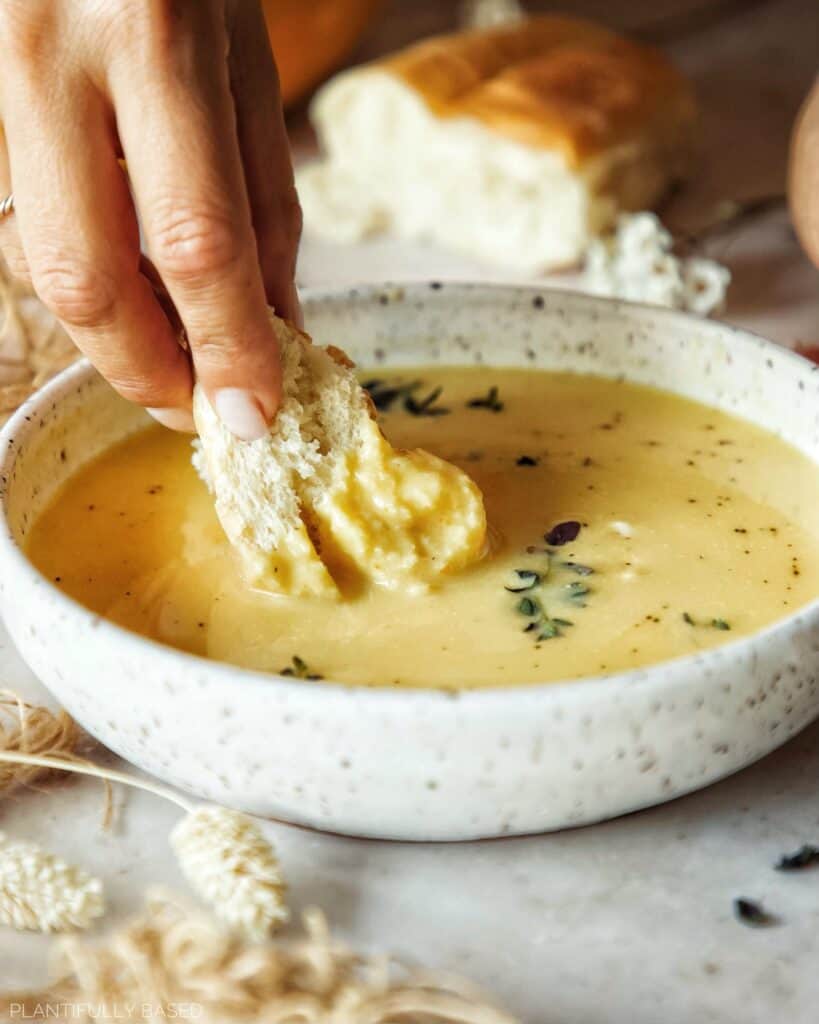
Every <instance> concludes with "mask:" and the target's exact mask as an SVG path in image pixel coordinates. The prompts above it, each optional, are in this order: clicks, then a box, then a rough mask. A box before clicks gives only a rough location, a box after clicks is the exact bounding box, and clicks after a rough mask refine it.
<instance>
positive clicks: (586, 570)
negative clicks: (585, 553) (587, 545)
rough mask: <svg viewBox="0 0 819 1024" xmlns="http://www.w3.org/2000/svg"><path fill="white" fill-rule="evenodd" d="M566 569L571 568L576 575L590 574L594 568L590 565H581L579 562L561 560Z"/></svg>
mask: <svg viewBox="0 0 819 1024" xmlns="http://www.w3.org/2000/svg"><path fill="white" fill-rule="evenodd" d="M560 564H561V565H562V566H564V567H565V568H566V569H571V570H572V572H573V573H575V574H576V575H578V576H592V575H593V574H594V569H592V567H591V566H590V565H581V564H580V563H579V562H561V563H560Z"/></svg>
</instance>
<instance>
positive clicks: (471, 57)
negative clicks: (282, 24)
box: [298, 16, 696, 272]
mask: <svg viewBox="0 0 819 1024" xmlns="http://www.w3.org/2000/svg"><path fill="white" fill-rule="evenodd" d="M311 117H312V120H313V123H314V125H315V127H316V130H317V132H318V136H319V141H320V143H321V146H322V149H323V151H324V154H325V159H324V161H322V162H320V163H317V164H312V165H308V166H306V167H305V168H303V169H302V170H301V171H300V173H299V175H298V187H299V193H300V195H301V200H302V205H303V208H304V214H305V223H306V226H307V229H308V230H312V231H316V232H317V233H319V234H325V235H327V236H329V237H332V238H335V239H336V240H339V241H353V240H355V239H357V238H359V237H362V236H364V235H365V234H368V233H374V232H377V231H382V230H389V231H394V232H395V233H397V234H398V235H401V236H404V237H408V238H425V239H431V240H433V241H436V242H438V243H441V244H443V245H445V246H449V247H452V248H455V249H460V250H463V251H465V252H468V253H470V254H472V255H474V256H477V257H478V258H479V259H482V260H485V261H487V262H490V263H496V264H500V265H505V266H508V267H511V268H517V269H520V270H522V271H526V272H539V271H543V270H547V269H551V268H554V267H558V266H565V265H569V264H572V263H574V262H576V261H577V260H578V259H579V258H580V257H581V256H582V254H583V252H584V250H585V248H586V246H587V244H588V242H589V240H590V238H592V237H593V236H595V235H597V234H599V233H600V232H601V231H602V230H604V229H605V228H606V227H607V226H608V225H609V224H611V223H612V221H613V219H614V217H615V216H616V215H617V213H618V212H620V211H622V210H638V209H646V208H648V207H651V206H652V205H654V204H655V203H656V202H657V200H658V199H659V198H660V197H661V195H662V194H663V192H664V191H665V190H666V189H667V188H668V187H669V185H670V184H671V183H672V182H674V181H675V180H677V179H678V178H680V177H681V176H682V175H683V173H684V172H685V170H686V168H687V166H688V164H689V161H690V157H691V154H692V149H693V142H694V137H695V122H696V108H695V103H694V98H693V94H692V90H691V88H690V86H689V85H688V83H687V82H686V80H685V79H684V78H683V77H682V75H681V74H679V73H678V72H677V71H676V70H675V69H674V67H673V66H672V65H671V64H670V63H669V61H668V60H667V59H666V58H665V57H664V56H663V55H662V54H661V53H660V52H659V51H657V50H654V49H652V48H651V47H648V46H644V45H641V44H638V43H635V42H632V41H630V40H628V39H624V38H622V37H620V36H618V35H616V34H615V33H613V32H610V31H609V30H608V29H605V28H603V27H602V26H600V25H597V24H594V23H593V22H589V21H584V20H581V19H577V18H568V17H558V16H543V17H533V18H530V19H527V20H524V21H522V22H519V23H516V24H514V25H508V26H502V27H497V28H492V29H483V30H479V31H469V32H462V33H458V34H455V35H448V36H440V37H436V38H433V39H430V40H427V41H425V42H422V43H419V44H417V45H415V46H412V47H410V48H409V49H407V50H405V51H402V52H400V53H398V54H397V55H395V56H392V57H390V58H388V59H386V60H382V61H377V62H375V63H373V64H370V65H366V66H364V67H360V68H354V69H352V70H351V71H346V72H343V73H342V74H340V75H338V76H336V78H334V79H332V80H331V81H330V82H329V83H328V84H327V85H326V86H324V88H323V89H321V90H320V92H319V93H318V94H317V96H316V98H315V100H314V101H313V104H312V107H311Z"/></svg>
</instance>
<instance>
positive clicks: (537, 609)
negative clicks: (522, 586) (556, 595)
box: [517, 597, 543, 618]
mask: <svg viewBox="0 0 819 1024" xmlns="http://www.w3.org/2000/svg"><path fill="white" fill-rule="evenodd" d="M517 610H518V611H519V612H520V614H521V615H526V616H527V617H528V618H532V617H533V616H534V615H540V614H541V612H542V611H543V609H542V608H541V606H540V601H538V599H537V598H536V597H522V598H521V599H520V601H518V604H517Z"/></svg>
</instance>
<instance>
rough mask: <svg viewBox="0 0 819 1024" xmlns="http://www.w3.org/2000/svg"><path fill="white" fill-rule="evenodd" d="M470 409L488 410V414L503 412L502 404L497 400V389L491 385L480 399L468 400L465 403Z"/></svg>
mask: <svg viewBox="0 0 819 1024" xmlns="http://www.w3.org/2000/svg"><path fill="white" fill-rule="evenodd" d="M466 404H467V407H468V408H470V409H489V410H490V412H503V402H501V401H500V399H499V398H498V389H497V387H495V385H494V384H493V385H492V387H491V388H490V389H489V391H487V393H486V394H485V395H484V396H483V397H481V398H470V399H469V401H468V402H467V403H466Z"/></svg>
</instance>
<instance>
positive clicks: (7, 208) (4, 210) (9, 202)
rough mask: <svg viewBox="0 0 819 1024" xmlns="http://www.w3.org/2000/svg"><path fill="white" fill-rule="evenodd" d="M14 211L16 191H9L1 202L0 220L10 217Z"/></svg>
mask: <svg viewBox="0 0 819 1024" xmlns="http://www.w3.org/2000/svg"><path fill="white" fill-rule="evenodd" d="M12 213H14V193H13V192H9V194H8V195H7V196H6V198H5V199H4V200H3V201H2V202H1V203H0V220H1V219H2V218H3V217H9V216H10V215H11V214H12Z"/></svg>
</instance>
